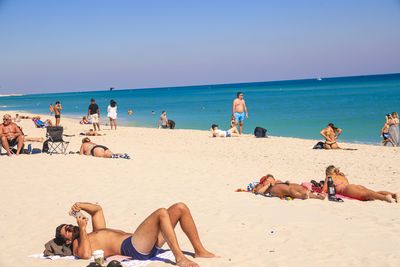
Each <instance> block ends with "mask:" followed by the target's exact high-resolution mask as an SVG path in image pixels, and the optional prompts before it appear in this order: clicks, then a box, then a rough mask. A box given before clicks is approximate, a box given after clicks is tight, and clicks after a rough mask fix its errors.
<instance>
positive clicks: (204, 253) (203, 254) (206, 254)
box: [194, 249, 217, 258]
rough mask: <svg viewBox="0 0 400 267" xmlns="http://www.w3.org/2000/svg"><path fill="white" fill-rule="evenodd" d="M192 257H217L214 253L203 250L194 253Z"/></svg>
mask: <svg viewBox="0 0 400 267" xmlns="http://www.w3.org/2000/svg"><path fill="white" fill-rule="evenodd" d="M194 257H195V258H215V257H217V256H216V255H215V254H214V253H211V252H210V251H207V250H205V249H204V250H202V251H198V252H195V254H194Z"/></svg>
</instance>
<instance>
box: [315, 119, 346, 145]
mask: <svg viewBox="0 0 400 267" xmlns="http://www.w3.org/2000/svg"><path fill="white" fill-rule="evenodd" d="M341 133H342V129H340V128H337V127H336V126H335V125H334V124H333V123H329V124H328V126H327V127H326V128H324V129H322V131H321V132H320V134H321V135H322V136H323V137H324V138H325V143H324V148H325V149H340V147H339V145H338V143H337V139H338V138H339V135H341Z"/></svg>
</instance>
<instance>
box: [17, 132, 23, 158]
mask: <svg viewBox="0 0 400 267" xmlns="http://www.w3.org/2000/svg"><path fill="white" fill-rule="evenodd" d="M23 145H24V137H23V136H22V135H20V136H18V146H17V155H19V154H20V153H21V150H22V146H23Z"/></svg>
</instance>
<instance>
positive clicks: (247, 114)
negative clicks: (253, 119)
mask: <svg viewBox="0 0 400 267" xmlns="http://www.w3.org/2000/svg"><path fill="white" fill-rule="evenodd" d="M243 108H244V112H245V113H246V118H248V117H249V113H248V112H247V107H246V102H245V101H244V100H243Z"/></svg>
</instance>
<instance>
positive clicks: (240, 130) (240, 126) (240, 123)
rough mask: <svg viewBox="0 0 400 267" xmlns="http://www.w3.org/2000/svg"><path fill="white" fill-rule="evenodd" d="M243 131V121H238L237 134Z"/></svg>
mask: <svg viewBox="0 0 400 267" xmlns="http://www.w3.org/2000/svg"><path fill="white" fill-rule="evenodd" d="M242 133H243V122H239V134H242Z"/></svg>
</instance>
